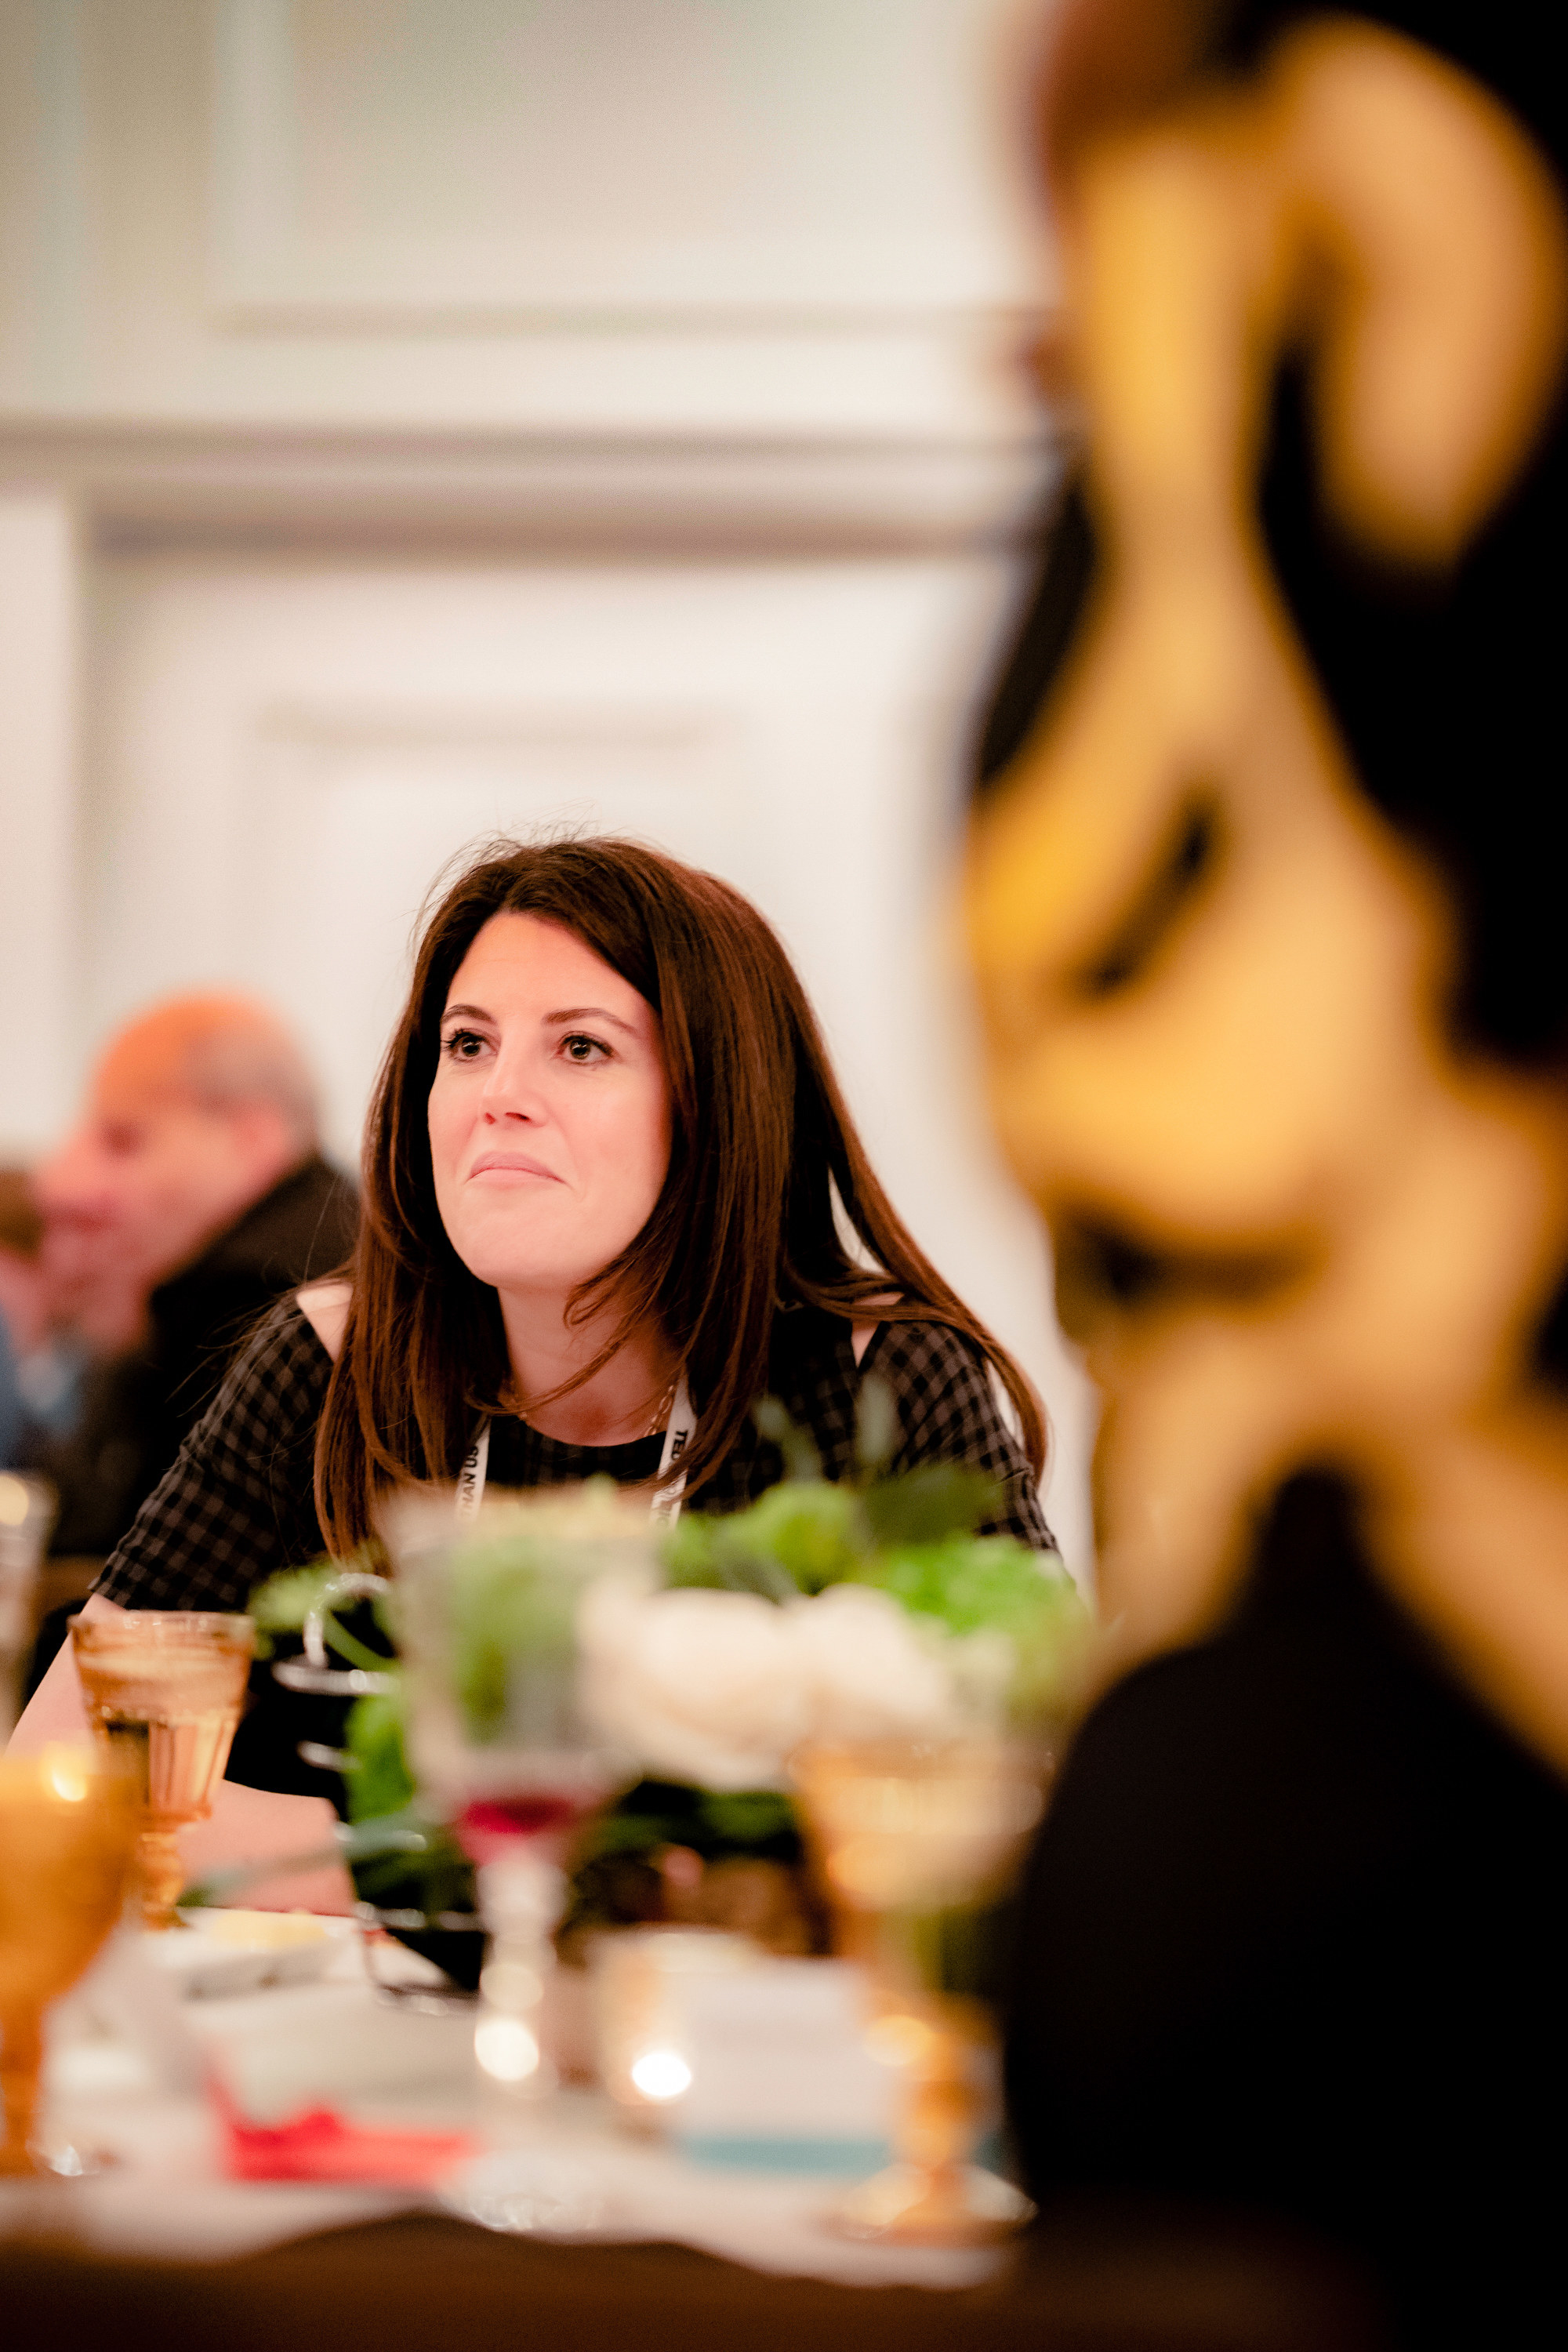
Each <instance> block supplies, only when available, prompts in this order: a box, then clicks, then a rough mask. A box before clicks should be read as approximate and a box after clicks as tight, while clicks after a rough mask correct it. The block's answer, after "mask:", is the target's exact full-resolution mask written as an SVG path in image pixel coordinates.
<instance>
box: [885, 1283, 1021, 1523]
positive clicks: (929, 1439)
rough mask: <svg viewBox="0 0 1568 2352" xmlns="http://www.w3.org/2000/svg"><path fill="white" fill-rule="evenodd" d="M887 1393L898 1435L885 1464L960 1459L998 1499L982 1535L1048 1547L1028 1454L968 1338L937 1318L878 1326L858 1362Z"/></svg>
mask: <svg viewBox="0 0 1568 2352" xmlns="http://www.w3.org/2000/svg"><path fill="white" fill-rule="evenodd" d="M873 1372H875V1373H877V1374H878V1375H879V1377H880V1378H881V1379H882V1380H883V1381H886V1382H887V1384H888V1386H889V1389H890V1390H891V1391H892V1392H893V1396H894V1399H895V1401H896V1402H897V1405H898V1410H899V1429H900V1438H899V1444H898V1447H897V1450H896V1451H895V1453H894V1454H893V1458H892V1461H891V1462H890V1464H889V1468H890V1469H892V1470H894V1471H899V1470H912V1469H914V1468H915V1467H916V1466H917V1465H918V1464H920V1463H922V1462H967V1463H970V1464H972V1465H973V1467H974V1468H975V1469H977V1470H988V1471H989V1472H990V1473H991V1475H992V1476H993V1477H994V1478H995V1479H996V1480H997V1481H998V1482H999V1483H1000V1485H1001V1486H1002V1490H1003V1497H1002V1502H1001V1505H1000V1507H999V1508H998V1510H997V1512H996V1516H995V1517H994V1518H993V1519H990V1520H988V1521H987V1522H986V1524H985V1526H984V1528H981V1529H980V1533H981V1534H983V1535H1005V1536H1016V1538H1018V1541H1019V1542H1020V1543H1026V1544H1028V1545H1029V1546H1030V1547H1031V1548H1032V1549H1034V1550H1036V1551H1047V1550H1052V1549H1055V1544H1056V1538H1055V1537H1054V1536H1053V1535H1052V1534H1051V1531H1050V1529H1049V1528H1048V1527H1047V1525H1046V1517H1045V1513H1044V1512H1043V1511H1042V1509H1041V1508H1040V1497H1039V1492H1038V1489H1037V1486H1036V1485H1035V1479H1034V1474H1033V1473H1032V1471H1031V1470H1030V1468H1029V1463H1028V1457H1027V1455H1026V1454H1025V1452H1024V1449H1023V1447H1022V1445H1021V1444H1019V1442H1018V1440H1017V1439H1016V1437H1015V1436H1014V1434H1013V1433H1012V1431H1011V1430H1010V1429H1009V1428H1008V1426H1007V1424H1006V1423H1005V1421H1004V1420H1003V1418H1002V1414H1001V1412H1000V1409H999V1407H998V1405H997V1402H996V1396H995V1391H994V1389H993V1386H992V1382H991V1375H990V1368H989V1367H988V1365H987V1364H986V1362H985V1360H984V1357H983V1356H982V1355H981V1354H980V1352H979V1350H978V1349H976V1348H975V1347H974V1346H973V1343H972V1342H971V1341H970V1340H968V1339H965V1337H964V1336H963V1333H962V1332H960V1331H954V1330H952V1329H950V1328H949V1327H948V1326H947V1325H946V1324H944V1323H883V1324H881V1325H879V1328H878V1329H877V1332H876V1334H875V1336H874V1338H873V1339H872V1340H871V1344H870V1346H869V1347H868V1349H867V1350H866V1353H865V1355H864V1357H863V1358H862V1359H861V1363H860V1376H861V1378H862V1380H865V1379H868V1378H869V1376H870V1375H871V1374H872V1373H873Z"/></svg>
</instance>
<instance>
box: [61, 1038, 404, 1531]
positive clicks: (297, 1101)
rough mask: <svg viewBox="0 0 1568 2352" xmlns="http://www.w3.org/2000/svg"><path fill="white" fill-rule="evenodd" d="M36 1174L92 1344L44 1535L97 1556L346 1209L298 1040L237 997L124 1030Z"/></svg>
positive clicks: (311, 1271)
mask: <svg viewBox="0 0 1568 2352" xmlns="http://www.w3.org/2000/svg"><path fill="white" fill-rule="evenodd" d="M36 1186H37V1201H38V1205H39V1208H40V1210H41V1212H42V1213H43V1217H44V1223H45V1234H44V1244H43V1254H44V1258H45V1262H46V1265H47V1269H48V1273H49V1276H50V1280H51V1286H52V1289H53V1295H54V1297H56V1299H57V1301H58V1303H59V1306H60V1308H61V1310H62V1311H63V1312H64V1313H65V1314H67V1315H68V1318H70V1319H71V1320H72V1321H73V1322H74V1324H75V1325H76V1327H77V1328H79V1329H80V1330H81V1331H82V1333H83V1335H84V1336H85V1337H86V1338H87V1339H88V1340H89V1343H90V1344H93V1345H95V1346H96V1347H97V1348H98V1349H100V1351H102V1358H103V1360H101V1361H100V1365H99V1367H98V1369H97V1370H96V1372H95V1373H94V1374H93V1375H92V1376H91V1378H90V1381H89V1393H88V1396H87V1400H86V1404H85V1409H84V1412H83V1417H82V1422H81V1425H80V1427H79V1431H78V1433H77V1434H76V1436H75V1437H74V1438H73V1439H72V1440H71V1441H70V1442H69V1443H68V1444H65V1445H63V1446H60V1447H58V1449H56V1450H55V1451H54V1452H53V1453H52V1454H50V1455H49V1457H48V1458H47V1459H45V1460H43V1461H41V1462H40V1464H39V1465H38V1466H40V1467H42V1468H44V1469H45V1470H47V1472H48V1474H49V1475H51V1476H52V1477H53V1478H54V1480H55V1482H56V1484H57V1486H58V1487H59V1490H60V1517H59V1522H58V1527H57V1528H56V1531H55V1538H54V1545H53V1549H54V1550H55V1551H56V1552H57V1554H89V1555H93V1556H102V1555H105V1554H107V1553H108V1552H110V1551H111V1550H112V1549H113V1548H114V1546H115V1544H116V1543H118V1541H119V1540H120V1538H121V1536H122V1535H123V1534H124V1533H125V1531H126V1529H127V1528H129V1527H130V1525H131V1523H132V1519H133V1518H134V1517H135V1516H136V1513H137V1511H138V1509H139V1508H140V1507H141V1505H142V1502H143V1501H144V1500H145V1499H146V1497H147V1496H148V1495H150V1494H151V1493H152V1491H153V1487H154V1486H156V1485H157V1484H158V1481H159V1480H160V1478H162V1476H163V1473H164V1472H165V1470H167V1469H168V1468H169V1466H170V1465H171V1464H172V1463H173V1461H174V1457H175V1455H176V1454H178V1452H179V1450H180V1446H181V1444H183V1442H184V1438H185V1435H186V1433H187V1432H188V1431H189V1430H190V1429H191V1428H193V1427H194V1426H195V1423H196V1422H197V1421H198V1420H199V1419H200V1418H201V1415H202V1413H203V1412H205V1408H206V1406H207V1405H208V1403H209V1402H211V1400H212V1397H213V1395H214V1393H215V1391H216V1388H217V1385H218V1382H219V1381H220V1379H221V1377H222V1375H223V1372H224V1370H225V1367H226V1363H227V1360H228V1358H229V1356H230V1355H231V1353H232V1352H233V1349H234V1346H235V1343H236V1342H237V1340H238V1339H240V1338H241V1337H242V1336H243V1334H244V1332H245V1331H246V1329H247V1328H248V1326H249V1325H250V1324H251V1323H252V1322H253V1321H254V1320H255V1318H256V1317H257V1316H258V1315H259V1314H260V1313H261V1312H262V1311H263V1310H264V1309H265V1308H266V1307H268V1305H270V1303H271V1302H272V1300H273V1299H274V1298H276V1297H279V1295H280V1294H282V1293H283V1292H285V1291H288V1290H291V1289H293V1288H295V1287H297V1286H299V1285H300V1284H301V1283H303V1282H307V1281H310V1280H312V1279H313V1278H315V1277H316V1276H320V1275H322V1274H325V1273H327V1272H330V1271H331V1269H332V1268H333V1267H334V1266H337V1265H342V1262H343V1261H344V1260H345V1259H346V1258H347V1256H348V1255H349V1253H350V1251H351V1250H352V1249H353V1239H354V1232H355V1227H356V1224H357V1221H358V1207H357V1202H356V1200H355V1196H354V1192H353V1187H352V1185H351V1184H350V1183H349V1182H348V1181H347V1180H346V1179H345V1178H343V1177H342V1176H341V1175H339V1174H338V1173H337V1171H335V1170H333V1169H332V1168H331V1167H329V1165H328V1164H327V1162H326V1160H323V1159H322V1157H321V1151H320V1149H319V1143H318V1124H317V1104H316V1091H315V1085H314V1081H313V1079H312V1077H311V1074H310V1068H309V1066H308V1065H307V1064H306V1061H305V1058H304V1055H302V1053H301V1052H300V1047H299V1045H298V1044H297V1043H296V1041H295V1040H294V1038H293V1037H292V1036H291V1035H290V1034H289V1031H288V1030H287V1029H286V1028H285V1027H284V1026H283V1024H281V1023H280V1022H279V1020H278V1019H277V1018H276V1016H275V1015H274V1014H272V1013H269V1012H268V1010H267V1009H266V1007H265V1006H263V1005H259V1004H257V1003H253V1002H251V1001H250V1000H249V999H247V998H245V997H238V996H223V995H203V996H184V997H175V998H173V999H171V1000H170V1001H169V1002H167V1003H163V1004H160V1005H156V1006H154V1007H153V1010H152V1011H151V1012H149V1013H144V1014H143V1015H142V1017H141V1018H140V1019H138V1020H136V1021H134V1022H132V1024H130V1026H129V1027H127V1028H125V1029H122V1030H121V1032H120V1034H118V1035H117V1036H116V1037H115V1038H113V1039H112V1040H111V1042H110V1045H109V1046H108V1047H107V1049H106V1050H105V1052H104V1054H103V1055H102V1057H101V1058H100V1062H99V1064H98V1066H97V1068H96V1070H95V1071H94V1073H93V1076H92V1080H91V1083H90V1085H89V1090H88V1097H87V1101H86V1104H85V1106H84V1108H83V1110H82V1115H81V1118H80V1119H79V1122H78V1124H77V1126H76V1127H75V1128H74V1129H72V1131H71V1133H70V1134H69V1135H68V1137H67V1138H66V1139H65V1141H64V1142H63V1143H61V1145H60V1146H59V1148H58V1150H56V1151H55V1152H54V1153H53V1154H51V1156H50V1157H49V1158H48V1159H47V1160H46V1161H45V1162H44V1163H43V1165H42V1166H41V1167H40V1168H39V1169H38V1171H37V1178H36Z"/></svg>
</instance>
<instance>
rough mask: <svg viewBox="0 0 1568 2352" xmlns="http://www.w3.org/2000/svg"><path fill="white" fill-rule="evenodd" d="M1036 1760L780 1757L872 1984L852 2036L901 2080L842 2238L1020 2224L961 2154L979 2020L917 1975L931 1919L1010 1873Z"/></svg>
mask: <svg viewBox="0 0 1568 2352" xmlns="http://www.w3.org/2000/svg"><path fill="white" fill-rule="evenodd" d="M793 1769H794V1775H795V1785H796V1788H797V1790H798V1791H799V1794H800V1798H801V1802H802V1808H803V1811H804V1814H805V1825H806V1830H807V1834H808V1836H809V1838H810V1841H811V1843H812V1846H813V1848H814V1850H815V1853H816V1860H817V1864H818V1867H819V1869H820V1872H821V1874H822V1877H823V1879H824V1881H825V1883H826V1888H827V1891H828V1895H829V1898H830V1900H831V1902H832V1905H833V1910H834V1918H835V1924H836V1930H837V1933H836V1943H837V1948H838V1949H839V1950H840V1951H841V1952H842V1953H843V1954H845V1956H846V1957H847V1958H855V1959H858V1960H860V1961H862V1962H864V1963H865V1964H866V1965H867V1966H868V1969H869V1970H870V1973H871V1977H872V1981H873V1984H874V1987H875V1996H874V1997H875V2001H876V2011H875V2014H874V2016H873V2019H872V2021H871V2023H870V2026H869V2028H868V2035H867V2039H868V2043H869V2045H870V2047H871V2048H872V2049H873V2050H874V2051H875V2053H876V2054H877V2055H878V2056H879V2057H880V2058H882V2059H884V2060H885V2061H886V2062H887V2063H889V2064H892V2065H896V2066H898V2067H899V2069H900V2073H901V2074H902V2076H903V2085H904V2096H903V2100H902V2104H901V2107H900V2115H899V2117H898V2121H897V2124H896V2126H895V2130H894V2149H895V2160H894V2161H893V2163H891V2164H890V2165H889V2166H887V2167H886V2168H884V2169H883V2170H882V2171H881V2172H879V2173H877V2174H876V2175H875V2176H874V2177H873V2178H872V2179H869V2180H866V2181H862V2182H860V2183H859V2185H858V2187H857V2188H855V2189H851V2190H850V2191H849V2193H848V2195H847V2197H845V2198H843V2199H841V2200H840V2201H839V2202H838V2203H837V2205H836V2206H835V2207H834V2208H833V2210H832V2211H831V2212H830V2213H829V2215H828V2217H827V2218H828V2221H829V2223H830V2225H831V2226H832V2227H833V2228H834V2229H835V2230H837V2231H838V2232H839V2233H840V2234H841V2235H843V2236H846V2237H851V2238H861V2239H879V2240H883V2241H888V2242H894V2243H899V2244H904V2245H921V2246H985V2245H994V2244H997V2243H999V2242H1001V2241H1002V2240H1004V2239H1006V2238H1010V2237H1011V2236H1013V2235H1014V2233H1015V2232H1016V2231H1018V2230H1020V2229H1022V2228H1023V2227H1024V2225H1025V2224H1026V2222H1027V2221H1030V2220H1031V2219H1032V2218H1033V2215H1034V2210H1035V2209H1034V2207H1033V2205H1032V2204H1031V2203H1030V2201H1029V2200H1028V2199H1027V2198H1026V2196H1024V2194H1023V2193H1022V2191H1021V2190H1019V2189H1015V2188H1014V2187H1013V2186H1012V2184H1011V2183H1010V2182H1009V2181H1006V2180H1004V2179H1002V2178H1001V2177H1000V2175H999V2174H997V2173H994V2172H990V2171H987V2170H986V2169H985V2168H984V2167H983V2166H981V2165H977V2164H975V2163H973V2162H972V2161H971V2158H972V2156H973V2149H974V2146H975V2143H976V2141H977V2140H978V2138H979V2137H980V2135H981V2132H982V2130H983V2129H984V2124H985V2121H986V2118H987V2112H988V2107H989V2104H990V2096H991V2084H992V2082H993V2080H994V2049H995V2034H994V2028H993V2026H992V2022H991V2019H990V2016H989V2013H988V2012H987V2011H986V2010H985V2008H984V2004H983V2003H981V2002H979V2001H974V2000H963V1999H960V1998H958V1997H956V1996H953V1995H951V1994H946V1993H943V1992H942V1991H941V1990H936V1989H934V1988H933V1987H932V1986H931V1984H930V1983H929V1982H928V1980H927V1979H929V1977H930V1976H931V1973H932V1972H933V1969H932V1961H931V1952H932V1948H933V1945H934V1943H935V1940H936V1938H935V1937H933V1935H932V1934H931V1928H932V1927H933V1925H934V1923H935V1922H936V1921H937V1920H938V1919H939V1918H940V1917H941V1916H942V1915H944V1914H951V1913H952V1912H954V1911H959V1910H963V1909H967V1908H971V1907H973V1906H976V1905H978V1904H981V1903H984V1902H988V1901H994V1899H995V1898H996V1897H997V1896H998V1895H1000V1894H1001V1893H1002V1892H1003V1890H1004V1888H1005V1885H1006V1883H1007V1880H1008V1879H1009V1877H1010V1876H1011V1875H1012V1874H1013V1872H1014V1871H1015V1869H1016V1865H1017V1863H1018V1860H1019V1857H1020V1855H1021V1853H1022V1852H1023V1848H1024V1845H1025V1843H1026V1839H1027V1838H1028V1836H1029V1834H1030V1832H1032V1831H1033V1829H1034V1828H1035V1825H1036V1824H1037V1822H1038V1820H1039V1818H1040V1814H1041V1812H1042V1810H1043V1807H1044V1784H1045V1776H1046V1770H1047V1759H1046V1758H1045V1757H1044V1756H1043V1755H1042V1754H1041V1753H1039V1752H1038V1751H1037V1750H1035V1749H1032V1748H1027V1747H1025V1746H1023V1745H1020V1744H1018V1743H1015V1742H1012V1741H1008V1740H1005V1739H1001V1738H983V1737H975V1738H966V1739H953V1740H942V1741H938V1742H932V1743H930V1744H929V1745H928V1744H917V1743H909V1742H895V1741H875V1742H872V1741H868V1742H864V1743H848V1742H847V1743H845V1744H844V1745H842V1746H836V1747H826V1746H824V1747H819V1748H808V1749H806V1750H805V1752H804V1753H802V1754H801V1755H798V1756H797V1757H796V1758H795V1764H794V1768H793Z"/></svg>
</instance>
